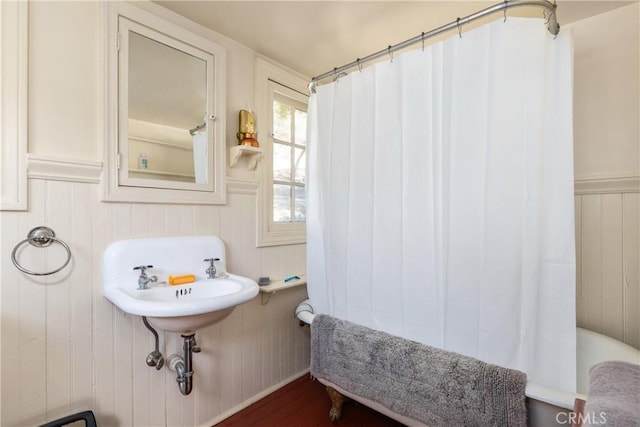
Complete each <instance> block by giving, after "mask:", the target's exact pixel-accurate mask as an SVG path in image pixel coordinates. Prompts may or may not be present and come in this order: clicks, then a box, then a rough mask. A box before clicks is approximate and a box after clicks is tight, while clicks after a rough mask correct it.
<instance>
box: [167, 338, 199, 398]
mask: <svg viewBox="0 0 640 427" xmlns="http://www.w3.org/2000/svg"><path fill="white" fill-rule="evenodd" d="M181 336H182V339H183V345H182V352H183V356H180V355H178V354H175V353H174V354H172V355H171V356H169V357H168V358H167V364H168V365H169V369H171V370H172V371H174V372H175V373H176V382H177V383H178V388H179V389H180V393H182V394H183V395H185V396H187V395H188V394H190V393H191V390H192V389H193V363H192V357H193V353H200V347H198V345H197V343H196V334H195V333H192V332H191V333H186V334H182V335H181Z"/></svg>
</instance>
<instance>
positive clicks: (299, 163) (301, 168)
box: [294, 147, 307, 184]
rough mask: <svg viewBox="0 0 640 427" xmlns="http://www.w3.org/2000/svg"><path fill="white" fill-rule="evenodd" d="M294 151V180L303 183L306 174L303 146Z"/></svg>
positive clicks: (305, 158)
mask: <svg viewBox="0 0 640 427" xmlns="http://www.w3.org/2000/svg"><path fill="white" fill-rule="evenodd" d="M295 152H296V163H295V178H294V179H295V181H296V182H299V183H302V184H304V181H305V175H306V172H307V171H306V167H307V156H306V155H305V149H304V148H297V147H296V149H295Z"/></svg>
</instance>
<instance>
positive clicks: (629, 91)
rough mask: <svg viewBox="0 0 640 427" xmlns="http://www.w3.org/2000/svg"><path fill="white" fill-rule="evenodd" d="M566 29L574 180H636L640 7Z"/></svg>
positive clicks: (639, 135)
mask: <svg viewBox="0 0 640 427" xmlns="http://www.w3.org/2000/svg"><path fill="white" fill-rule="evenodd" d="M569 28H570V29H571V30H572V31H573V33H574V46H575V62H574V76H575V77H574V147H575V148H574V159H575V177H576V178H577V179H581V178H582V179H585V178H616V177H628V176H639V175H640V65H639V64H640V4H638V3H635V4H632V5H629V6H626V7H623V8H620V9H616V10H613V11H611V12H607V13H603V14H601V15H597V16H594V17H591V18H588V19H584V20H582V21H577V22H575V23H573V24H570V25H567V26H566V29H569Z"/></svg>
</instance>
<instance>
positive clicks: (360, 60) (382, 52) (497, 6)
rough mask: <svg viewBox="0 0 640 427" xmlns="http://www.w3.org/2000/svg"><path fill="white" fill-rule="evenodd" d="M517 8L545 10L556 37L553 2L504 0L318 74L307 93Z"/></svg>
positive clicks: (556, 24) (557, 26) (543, 0)
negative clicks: (322, 83) (349, 72)
mask: <svg viewBox="0 0 640 427" xmlns="http://www.w3.org/2000/svg"><path fill="white" fill-rule="evenodd" d="M517 6H535V7H541V8H543V9H545V10H546V11H548V12H549V15H548V16H545V18H546V19H547V29H548V30H549V32H550V33H551V34H553V35H554V36H555V35H557V34H558V33H559V32H560V25H559V24H558V21H557V19H556V7H557V6H556V4H555V1H554V3H551V2H549V1H547V0H511V1H509V0H505V1H503V2H502V3H499V4H495V5H493V6H490V7H488V8H486V9H482V10H481V11H479V12H476V13H474V14H471V15H469V16H465V17H464V18H458V19H456V20H455V21H451V22H449V23H448V24H446V25H443V26H441V27H438V28H436V29H433V30H431V31H428V32H426V33H422V34H420V35H418V36H415V37H413V38H410V39H408V40H405V41H403V42H400V43H398V44H395V45H389V47H388V48H386V49H382V50H379V51H377V52H375V53H372V54H371V55H368V56H365V57H364V58H358V59H356V60H355V61H353V62H350V63H348V64H346V65H343V66H341V67H336V68H334V69H333V70H330V71H327V72H326V73H323V74H320V75H319V76H317V77H314V78H312V79H311V82H310V83H309V87H308V88H309V92H313V93H315V91H316V83H318V82H319V81H321V80H324V79H326V78H327V77H332V76H333V77H334V79H335V78H337V77H338V76H340V74H342V73H344V72H345V71H346V70H348V69H350V68H354V67H358V68H360V67H362V64H363V63H365V62H369V61H372V60H374V59H377V58H380V57H381V56H384V55H391V53H393V52H395V51H397V50H400V49H404V48H405V47H408V46H411V45H413V44H416V43H419V42H423V41H424V40H425V39H428V38H430V37H433V36H436V35H438V34H441V33H444V32H446V31H450V30H453V29H454V28H457V29H458V31H460V27H462V25H465V24H468V23H469V22H473V21H475V20H476V19H479V18H482V17H484V16H487V15H491V14H492V13H495V12H499V11H501V10H504V11H505V13H506V10H507V9H508V8H510V7H517ZM505 17H506V15H505Z"/></svg>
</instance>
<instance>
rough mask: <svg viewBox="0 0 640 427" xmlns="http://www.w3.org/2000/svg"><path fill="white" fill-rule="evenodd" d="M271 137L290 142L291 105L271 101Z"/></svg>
mask: <svg viewBox="0 0 640 427" xmlns="http://www.w3.org/2000/svg"><path fill="white" fill-rule="evenodd" d="M273 137H274V138H276V139H279V140H281V141H287V142H291V107H290V106H289V105H287V104H282V103H280V102H278V101H273Z"/></svg>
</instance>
